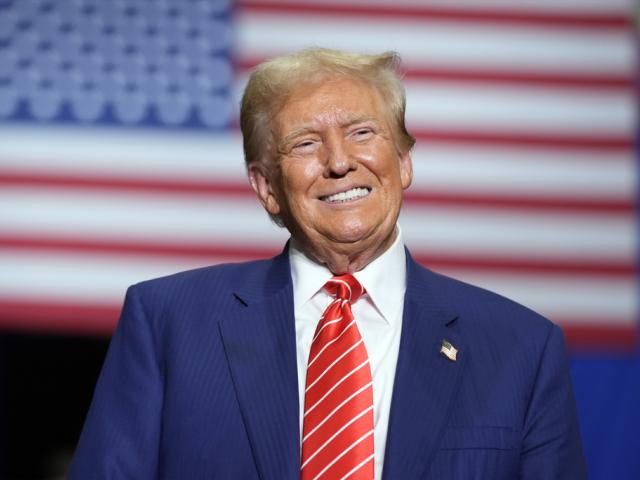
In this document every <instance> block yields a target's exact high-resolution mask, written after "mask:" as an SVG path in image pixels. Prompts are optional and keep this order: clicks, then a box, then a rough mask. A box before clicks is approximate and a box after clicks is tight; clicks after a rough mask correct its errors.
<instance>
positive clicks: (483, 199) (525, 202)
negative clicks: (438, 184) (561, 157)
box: [404, 189, 635, 215]
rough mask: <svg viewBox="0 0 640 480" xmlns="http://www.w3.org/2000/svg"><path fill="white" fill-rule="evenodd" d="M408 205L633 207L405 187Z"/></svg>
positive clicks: (608, 210)
mask: <svg viewBox="0 0 640 480" xmlns="http://www.w3.org/2000/svg"><path fill="white" fill-rule="evenodd" d="M404 198H405V200H406V202H407V203H408V204H418V205H422V206H438V207H451V208H467V209H468V208H473V209H480V210H487V209H509V210H512V209H515V210H522V209H527V210H539V211H571V212H574V213H589V214H598V213H604V214H609V215H617V214H622V215H628V214H632V213H633V212H634V210H635V204H634V202H633V201H632V200H614V199H591V198H560V197H549V198H546V197H542V196H540V197H535V198H534V197H520V196H513V195H510V196H506V195H489V194H484V195H482V194H468V193H466V192H453V191H452V192H423V191H414V190H411V189H410V190H408V191H407V192H406V193H405V196H404Z"/></svg>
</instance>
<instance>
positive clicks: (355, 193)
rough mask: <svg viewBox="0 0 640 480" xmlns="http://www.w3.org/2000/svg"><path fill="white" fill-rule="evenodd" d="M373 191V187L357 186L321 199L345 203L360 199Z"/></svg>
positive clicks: (328, 201)
mask: <svg viewBox="0 0 640 480" xmlns="http://www.w3.org/2000/svg"><path fill="white" fill-rule="evenodd" d="M370 193H371V189H370V188H368V187H355V188H350V189H349V190H345V191H344V192H338V193H333V194H331V195H326V196H324V197H320V200H322V201H323V202H327V203H345V202H352V201H354V200H359V199H361V198H364V197H366V196H367V195H369V194H370Z"/></svg>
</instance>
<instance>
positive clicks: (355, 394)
mask: <svg viewBox="0 0 640 480" xmlns="http://www.w3.org/2000/svg"><path fill="white" fill-rule="evenodd" d="M372 384H373V382H369V383H367V384H366V385H365V386H363V387H362V388H359V389H358V390H357V391H355V392H353V393H352V394H351V395H349V397H348V398H346V399H345V400H344V401H343V402H342V403H341V404H340V405H338V406H337V407H336V408H334V409H333V410H331V412H330V413H329V414H328V415H327V416H326V417H324V418H323V419H322V421H321V422H320V423H318V425H316V426H315V427H313V430H311V431H310V432H309V433H307V434H306V435H305V436H304V438H303V439H302V443H304V442H305V441H306V440H307V439H308V438H309V437H310V436H311V435H313V434H314V433H315V432H316V430H318V429H319V428H320V427H321V426H322V425H324V424H325V422H326V421H327V420H329V419H330V418H331V417H332V416H333V415H335V413H336V412H337V411H338V410H340V409H341V408H342V407H343V406H344V405H345V404H347V403H348V402H349V401H350V400H351V399H352V398H355V397H356V396H357V395H359V394H360V393H362V392H363V391H365V390H366V389H367V388H369V387H370V386H371V385H372Z"/></svg>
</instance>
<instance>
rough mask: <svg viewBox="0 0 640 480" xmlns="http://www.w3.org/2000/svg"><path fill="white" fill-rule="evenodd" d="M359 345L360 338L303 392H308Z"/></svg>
mask: <svg viewBox="0 0 640 480" xmlns="http://www.w3.org/2000/svg"><path fill="white" fill-rule="evenodd" d="M361 343H362V338H361V339H360V340H359V341H357V342H356V343H354V344H353V345H352V346H351V347H349V349H348V350H347V351H346V352H344V353H343V354H342V355H340V356H339V357H338V358H336V359H335V360H334V361H333V363H331V365H329V366H328V367H327V368H325V370H324V371H323V372H322V373H321V374H320V376H319V377H318V378H316V379H315V380H314V381H313V383H312V384H311V385H309V386H308V387H307V389H306V390H305V392H308V391H309V389H310V388H311V387H313V386H314V385H315V384H316V383H318V380H320V379H321V378H322V377H323V376H324V375H325V374H326V373H327V372H328V371H329V370H331V367H333V366H334V365H335V364H336V363H338V362H339V361H340V360H342V359H343V358H344V357H345V355H347V354H348V353H349V352H350V351H351V350H353V349H354V348H356V347H357V346H358V345H360V344H361Z"/></svg>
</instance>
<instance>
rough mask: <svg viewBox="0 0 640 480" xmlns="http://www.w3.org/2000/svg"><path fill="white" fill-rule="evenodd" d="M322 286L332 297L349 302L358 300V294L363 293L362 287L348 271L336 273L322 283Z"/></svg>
mask: <svg viewBox="0 0 640 480" xmlns="http://www.w3.org/2000/svg"><path fill="white" fill-rule="evenodd" d="M324 288H325V290H326V291H327V292H329V293H330V294H331V295H333V296H334V297H336V298H339V299H341V300H347V301H349V302H351V303H353V302H355V301H356V300H358V298H360V295H362V294H363V293H364V287H363V286H362V285H361V284H360V282H359V281H358V280H356V277H354V276H353V275H351V274H349V273H347V274H345V275H336V276H335V277H333V278H332V279H331V280H329V281H328V282H327V283H325V284H324Z"/></svg>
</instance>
